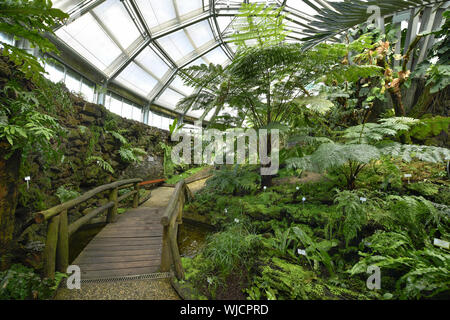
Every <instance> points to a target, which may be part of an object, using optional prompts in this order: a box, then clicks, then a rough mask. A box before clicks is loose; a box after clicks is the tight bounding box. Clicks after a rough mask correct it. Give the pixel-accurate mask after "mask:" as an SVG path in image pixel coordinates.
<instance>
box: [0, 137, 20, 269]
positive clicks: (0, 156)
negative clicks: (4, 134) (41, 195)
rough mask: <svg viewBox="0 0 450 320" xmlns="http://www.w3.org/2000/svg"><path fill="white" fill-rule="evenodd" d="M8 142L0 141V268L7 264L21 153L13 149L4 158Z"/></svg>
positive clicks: (12, 231)
mask: <svg viewBox="0 0 450 320" xmlns="http://www.w3.org/2000/svg"><path fill="white" fill-rule="evenodd" d="M8 152H9V144H8V143H6V142H5V141H1V142H0V270H4V269H6V268H7V267H8V266H9V260H10V259H9V256H8V252H9V249H10V245H11V242H12V239H13V233H14V214H15V211H16V206H17V196H18V187H17V182H18V181H19V168H20V159H21V154H20V152H19V151H15V152H14V153H13V154H12V156H11V157H10V158H9V159H8V160H6V159H5V158H4V156H5V155H6V154H7V153H8Z"/></svg>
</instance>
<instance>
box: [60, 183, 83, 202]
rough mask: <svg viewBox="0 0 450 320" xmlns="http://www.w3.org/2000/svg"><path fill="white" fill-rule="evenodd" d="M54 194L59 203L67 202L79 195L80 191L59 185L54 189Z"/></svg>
mask: <svg viewBox="0 0 450 320" xmlns="http://www.w3.org/2000/svg"><path fill="white" fill-rule="evenodd" d="M56 196H57V197H58V199H59V201H60V202H61V203H64V202H67V201H69V200H72V199H75V198H77V197H79V196H80V193H79V192H78V191H75V190H69V189H66V188H65V187H64V186H60V187H59V188H58V189H57V190H56Z"/></svg>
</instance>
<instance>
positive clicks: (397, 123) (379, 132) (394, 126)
mask: <svg viewBox="0 0 450 320" xmlns="http://www.w3.org/2000/svg"><path fill="white" fill-rule="evenodd" d="M379 122H380V123H365V124H361V125H359V126H354V127H350V128H348V129H346V130H345V131H344V132H343V137H344V139H346V140H347V141H348V143H367V144H374V143H376V142H378V141H381V140H383V139H384V138H386V137H394V136H396V135H397V134H398V133H399V131H407V130H410V129H411V127H413V126H414V125H417V124H419V123H420V120H417V119H413V118H406V117H396V118H387V119H381V120H380V121H379Z"/></svg>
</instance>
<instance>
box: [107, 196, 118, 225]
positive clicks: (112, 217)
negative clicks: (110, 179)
mask: <svg viewBox="0 0 450 320" xmlns="http://www.w3.org/2000/svg"><path fill="white" fill-rule="evenodd" d="M118 191H119V190H118V188H114V189H112V190H111V191H110V192H109V201H110V202H114V205H113V206H112V207H111V208H109V209H108V214H107V216H106V222H107V223H111V222H115V221H116V216H117V207H118V203H117V194H118Z"/></svg>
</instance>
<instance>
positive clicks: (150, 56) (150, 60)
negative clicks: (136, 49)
mask: <svg viewBox="0 0 450 320" xmlns="http://www.w3.org/2000/svg"><path fill="white" fill-rule="evenodd" d="M136 61H137V62H139V63H140V64H141V65H143V66H146V67H147V68H148V70H150V71H151V72H152V73H153V74H154V75H155V76H156V77H157V78H158V79H161V78H162V77H163V76H164V75H165V74H166V73H167V71H169V66H168V65H167V64H165V63H164V61H163V60H162V59H161V58H160V57H159V56H158V55H157V54H156V53H155V52H154V51H153V50H152V49H150V48H148V47H147V48H145V49H144V51H142V52H141V54H139V55H138V56H137V57H136Z"/></svg>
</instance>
